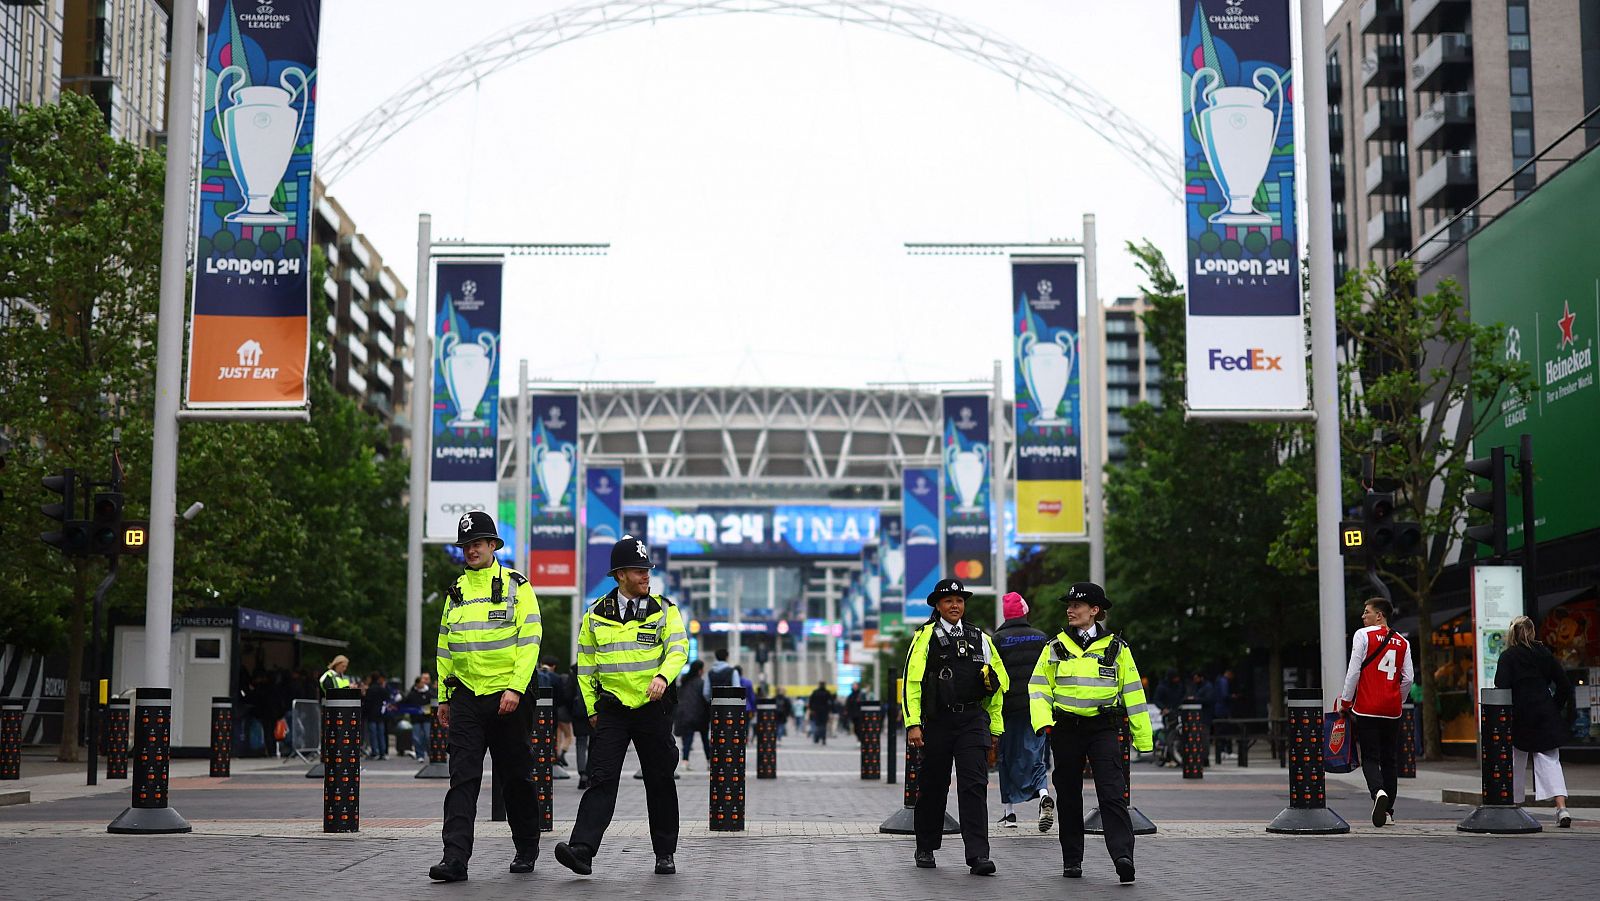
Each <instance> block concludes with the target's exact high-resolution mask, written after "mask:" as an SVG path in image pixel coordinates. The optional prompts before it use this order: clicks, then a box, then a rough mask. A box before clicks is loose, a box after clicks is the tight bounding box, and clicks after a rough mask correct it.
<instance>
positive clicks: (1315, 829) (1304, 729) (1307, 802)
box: [1267, 688, 1350, 835]
mask: <svg viewBox="0 0 1600 901" xmlns="http://www.w3.org/2000/svg"><path fill="white" fill-rule="evenodd" d="M1285 703H1286V704H1287V706H1288V722H1289V741H1288V747H1289V806H1288V807H1286V808H1284V809H1283V811H1282V812H1281V813H1279V814H1278V815H1277V816H1276V817H1275V818H1273V820H1272V822H1271V823H1270V824H1268V826H1267V831H1268V832H1272V833H1277V834H1280V835H1343V834H1344V833H1346V832H1349V831H1350V824H1349V823H1346V822H1345V821H1344V818H1343V817H1341V816H1339V815H1338V814H1337V813H1335V812H1333V811H1332V810H1329V809H1328V791H1327V774H1326V773H1325V772H1323V769H1322V691H1321V690H1320V689H1316V688H1291V689H1289V691H1288V700H1287V701H1286V702H1285Z"/></svg>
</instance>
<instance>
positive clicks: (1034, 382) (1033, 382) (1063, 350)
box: [1017, 280, 1077, 426]
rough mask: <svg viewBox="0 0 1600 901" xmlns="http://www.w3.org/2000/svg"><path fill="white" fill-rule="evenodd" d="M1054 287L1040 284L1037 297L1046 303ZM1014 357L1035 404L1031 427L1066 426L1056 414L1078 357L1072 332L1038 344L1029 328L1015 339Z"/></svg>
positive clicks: (1041, 282)
mask: <svg viewBox="0 0 1600 901" xmlns="http://www.w3.org/2000/svg"><path fill="white" fill-rule="evenodd" d="M1053 288H1054V286H1053V285H1051V284H1050V282H1049V281H1048V280H1042V281H1040V282H1039V298H1040V299H1041V300H1048V299H1049V297H1050V292H1051V290H1053ZM1017 356H1018V357H1019V358H1020V359H1021V360H1022V379H1023V381H1025V382H1026V383H1027V385H1028V394H1029V395H1030V396H1032V397H1033V399H1034V401H1035V402H1036V403H1037V404H1038V410H1039V412H1038V414H1037V415H1035V416H1034V419H1033V424H1034V425H1038V426H1044V425H1055V426H1060V425H1066V424H1067V421H1066V420H1065V419H1062V418H1061V416H1060V415H1059V411H1060V409H1061V399H1062V398H1063V397H1065V396H1066V394H1067V382H1068V380H1069V379H1070V378H1071V377H1072V364H1073V363H1074V362H1075V360H1074V358H1075V357H1076V356H1077V342H1076V341H1074V340H1073V336H1072V333H1071V332H1065V331H1063V332H1057V333H1056V338H1055V340H1054V341H1040V340H1039V336H1038V335H1036V334H1034V333H1033V331H1032V330H1031V329H1030V330H1028V331H1025V332H1023V333H1022V334H1021V335H1018V336H1017Z"/></svg>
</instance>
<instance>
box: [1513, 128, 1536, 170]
mask: <svg viewBox="0 0 1600 901" xmlns="http://www.w3.org/2000/svg"><path fill="white" fill-rule="evenodd" d="M1511 156H1512V158H1513V162H1514V163H1515V164H1516V165H1518V166H1520V165H1522V164H1523V163H1526V162H1527V161H1528V160H1529V159H1531V158H1532V157H1533V129H1531V128H1513V129H1511Z"/></svg>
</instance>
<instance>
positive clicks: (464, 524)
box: [459, 513, 472, 531]
mask: <svg viewBox="0 0 1600 901" xmlns="http://www.w3.org/2000/svg"><path fill="white" fill-rule="evenodd" d="M459 528H461V529H462V530H463V531H464V530H466V529H470V528H472V514H471V513H463V514H461V522H460V524H459Z"/></svg>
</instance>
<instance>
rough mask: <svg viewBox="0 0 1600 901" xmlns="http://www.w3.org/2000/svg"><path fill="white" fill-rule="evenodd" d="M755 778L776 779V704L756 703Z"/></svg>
mask: <svg viewBox="0 0 1600 901" xmlns="http://www.w3.org/2000/svg"><path fill="white" fill-rule="evenodd" d="M756 778H757V779H776V778H778V702H777V701H776V700H773V699H763V700H759V701H756Z"/></svg>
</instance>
